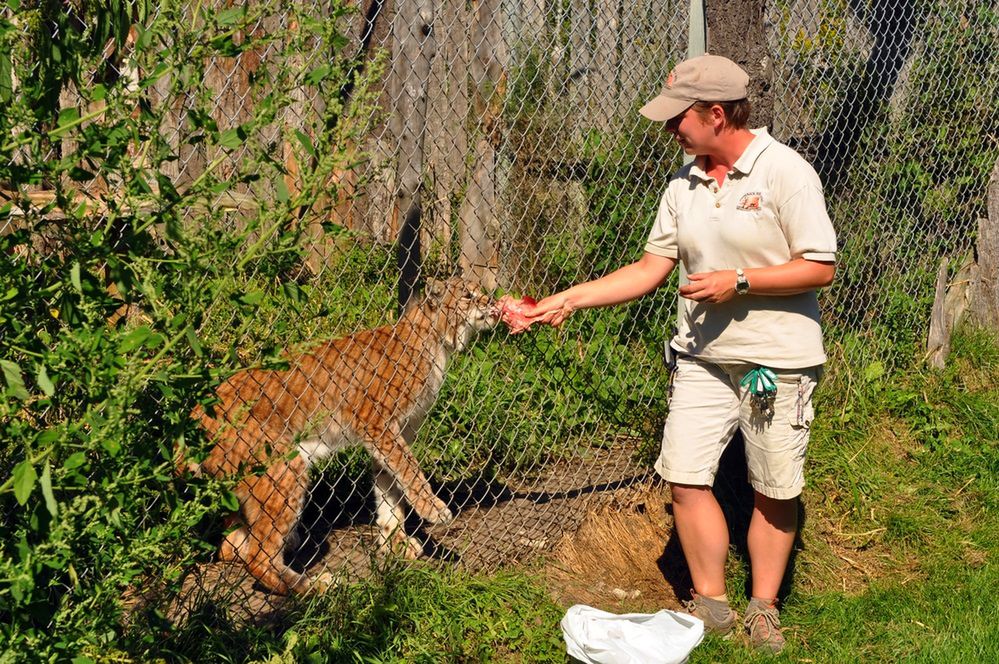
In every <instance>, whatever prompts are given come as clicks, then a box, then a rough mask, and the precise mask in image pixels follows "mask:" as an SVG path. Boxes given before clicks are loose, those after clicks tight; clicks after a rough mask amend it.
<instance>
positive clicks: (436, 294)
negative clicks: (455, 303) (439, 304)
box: [427, 279, 447, 300]
mask: <svg viewBox="0 0 999 664" xmlns="http://www.w3.org/2000/svg"><path fill="white" fill-rule="evenodd" d="M446 292H447V282H444V281H441V280H440V279H427V296H428V297H431V298H434V299H438V300H439V299H440V298H442V297H444V293H446Z"/></svg>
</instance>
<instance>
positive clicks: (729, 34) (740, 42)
mask: <svg viewBox="0 0 999 664" xmlns="http://www.w3.org/2000/svg"><path fill="white" fill-rule="evenodd" d="M763 4H764V3H762V2H760V1H759V0H729V2H708V3H706V4H705V13H706V15H707V23H708V26H707V27H708V52H709V53H712V54H713V55H723V56H725V57H726V58H728V59H730V60H732V61H733V62H735V63H737V64H738V65H739V66H740V67H742V68H743V69H745V70H746V72H747V73H748V74H749V100H750V102H751V103H752V106H753V112H752V114H751V116H750V119H749V124H750V126H751V127H763V126H770V125H771V124H772V122H773V114H774V108H773V107H774V103H773V93H772V91H771V82H772V80H773V63H771V61H770V58H769V56H768V55H767V41H766V38H767V31H766V28H765V26H764V24H763V10H764V7H763Z"/></svg>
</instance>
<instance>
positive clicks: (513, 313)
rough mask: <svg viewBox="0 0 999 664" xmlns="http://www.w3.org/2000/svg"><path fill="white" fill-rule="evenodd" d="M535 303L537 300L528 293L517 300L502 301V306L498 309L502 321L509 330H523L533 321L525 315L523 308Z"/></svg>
mask: <svg viewBox="0 0 999 664" xmlns="http://www.w3.org/2000/svg"><path fill="white" fill-rule="evenodd" d="M536 304H537V301H535V299H534V298H533V297H531V296H530V295H525V296H524V297H522V298H520V299H519V300H514V299H509V300H506V301H505V302H503V308H502V309H501V310H500V318H502V319H503V322H504V323H506V326H507V327H508V328H510V331H511V332H514V333H516V332H523V331H525V330H527V329H528V328H529V327H531V325H532V324H533V323H534V321H532V320H531V319H530V318H528V317H527V316H526V315H525V313H524V309H526V308H529V307H533V306H535V305H536Z"/></svg>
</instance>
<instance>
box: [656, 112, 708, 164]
mask: <svg viewBox="0 0 999 664" xmlns="http://www.w3.org/2000/svg"><path fill="white" fill-rule="evenodd" d="M666 131H668V132H670V133H671V134H673V137H674V138H675V139H676V142H677V143H679V144H680V147H681V148H683V151H684V152H686V153H687V154H690V155H701V154H707V151H708V148H709V147H710V146H711V145H712V143H713V141H714V138H715V128H714V124H713V123H712V122H710V121H709V120H705V119H704V117H703V116H702V115H701V114H700V113H698V112H697V111H696V110H695V109H694V108H693V107H691V108H688V109H687V110H686V111H684V112H683V113H681V114H680V115H678V116H676V117H675V118H672V119H670V120H667V121H666Z"/></svg>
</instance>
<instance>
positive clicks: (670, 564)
mask: <svg viewBox="0 0 999 664" xmlns="http://www.w3.org/2000/svg"><path fill="white" fill-rule="evenodd" d="M712 488H713V490H714V493H715V497H716V498H717V499H718V504H719V505H721V509H722V513H723V514H724V515H725V521H726V522H727V523H728V536H729V545H730V547H731V548H732V549H733V551H734V555H735V557H736V559H737V560H738V562H739V564H740V565H741V566H742V568H743V569H744V570H745V572H746V574H745V584H744V588H743V590H744V593H745V596H746V598H749V597H751V596H752V589H753V572H752V568H751V566H750V562H749V546H748V543H747V536H748V534H749V521H750V519H751V518H752V516H753V488H752V486H750V484H749V476H748V470H747V468H746V449H745V443H744V442H743V439H742V434H741V433H739V432H736V434H735V436H734V437H733V438H732V441H731V442H730V443H729V444H728V447H726V448H725V452H724V453H723V454H722V457H721V461H720V463H719V467H718V474H717V475H716V476H715V483H714V486H713V487H712ZM666 510H667V511H668V512H669V513H670V514H672V512H673V504H672V503H669V504H667V505H666ZM805 518H806V515H805V507H804V504H803V503H802V502H801V501H800V500H799V501H798V532H797V533H796V534H795V538H794V546H793V548H792V549H791V558H790V560H788V564H787V569H786V570H785V572H784V579H783V580H782V581H781V586H780V590H779V591H778V593H777V596H778V599H779V600H781V601H783V600H784V599H786V598H787V596H788V595H789V594H790V592H791V586H792V584H793V582H794V573H795V564H796V561H797V558H798V553H799V552H800V551H801V550H802V549H803V548H804V544H803V542H802V539H801V531H802V530H803V529H804V527H805ZM657 563H658V565H659V569H660V571H661V572H662V574H663V578H664V579H665V580H666V582H667V583H669V584H670V586H671V587H672V588H673V592H674V594H675V595H676V597H677V599H679V600H680V601H684V600H686V599H688V598H689V597H690V592H691V590H692V589H693V587H694V584H693V581H692V580H691V578H690V570H689V569H688V567H687V561H686V560H685V559H684V557H683V548H682V547H681V545H680V538H679V537H678V536H677V533H676V529H675V528H674V529H673V530H672V532H671V533H670V537H669V539H668V540H667V542H666V546H665V548H664V549H663V553H662V555H661V556H660V557H659V560H658V561H657Z"/></svg>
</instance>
